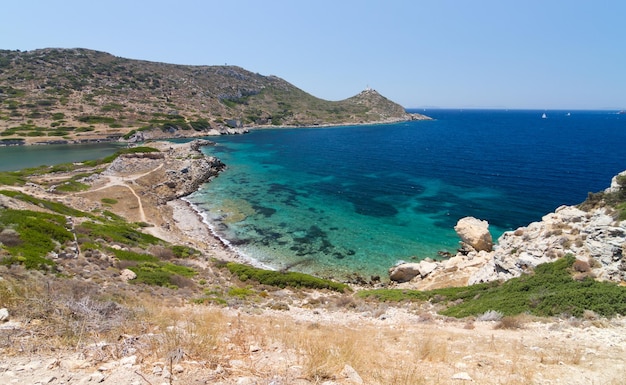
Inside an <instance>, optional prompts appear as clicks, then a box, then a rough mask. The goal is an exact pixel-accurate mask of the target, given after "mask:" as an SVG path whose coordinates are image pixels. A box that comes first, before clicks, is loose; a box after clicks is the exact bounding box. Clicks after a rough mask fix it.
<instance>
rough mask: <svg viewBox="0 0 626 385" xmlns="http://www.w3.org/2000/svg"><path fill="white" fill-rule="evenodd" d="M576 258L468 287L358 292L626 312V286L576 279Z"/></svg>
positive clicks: (487, 305)
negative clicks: (502, 281)
mask: <svg viewBox="0 0 626 385" xmlns="http://www.w3.org/2000/svg"><path fill="white" fill-rule="evenodd" d="M575 260H576V258H575V257H573V256H571V255H569V256H566V257H564V258H561V259H559V260H557V261H555V262H552V263H545V264H542V265H539V266H537V267H536V268H535V271H534V273H533V274H527V275H523V276H521V277H519V278H513V279H510V280H508V281H506V282H504V283H489V284H480V285H474V286H467V287H454V288H445V289H437V290H431V291H425V292H419V291H413V290H387V289H380V290H365V291H362V292H360V293H359V294H358V295H359V296H360V297H362V298H375V299H378V300H382V301H403V300H408V301H424V300H430V301H437V302H442V303H446V304H449V306H448V307H446V308H445V309H444V310H442V311H441V312H440V313H441V314H443V315H447V316H451V317H457V318H461V317H467V316H472V315H479V314H483V313H485V312H486V311H489V310H495V311H498V312H500V313H502V314H504V315H516V314H522V313H529V314H533V315H537V316H559V315H571V316H576V317H580V316H582V315H583V312H584V311H585V310H592V311H594V312H596V313H597V314H599V315H601V316H605V317H611V316H615V315H617V314H626V288H624V287H621V286H619V285H617V284H615V283H611V282H598V281H595V280H594V279H592V278H586V279H584V280H582V281H577V280H574V279H573V278H572V274H571V267H572V264H573V263H574V262H575Z"/></svg>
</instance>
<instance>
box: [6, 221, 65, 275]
mask: <svg viewBox="0 0 626 385" xmlns="http://www.w3.org/2000/svg"><path fill="white" fill-rule="evenodd" d="M65 222H66V219H65V217H64V216H63V215H58V214H48V213H43V212H35V211H29V210H12V209H4V210H0V228H7V227H8V228H13V229H14V230H15V231H16V232H17V233H18V234H19V239H20V240H21V242H15V243H14V244H13V245H5V249H6V250H7V251H8V252H9V257H8V258H4V259H3V260H2V263H3V264H5V265H11V264H14V263H19V264H23V265H24V266H25V267H26V268H29V269H40V268H44V267H45V266H49V267H52V266H55V263H54V262H53V261H51V260H49V259H47V258H45V256H46V255H47V254H48V253H49V252H51V251H54V250H55V248H56V247H57V244H61V245H62V244H64V243H65V242H68V241H72V240H73V239H74V236H73V234H72V233H71V232H69V231H68V230H67V229H66V228H65Z"/></svg>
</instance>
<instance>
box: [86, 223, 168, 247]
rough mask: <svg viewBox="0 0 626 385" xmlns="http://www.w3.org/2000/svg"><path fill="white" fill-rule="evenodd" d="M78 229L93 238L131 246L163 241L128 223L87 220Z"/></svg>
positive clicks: (154, 243)
mask: <svg viewBox="0 0 626 385" xmlns="http://www.w3.org/2000/svg"><path fill="white" fill-rule="evenodd" d="M76 231H77V232H80V233H81V234H85V235H87V236H89V237H91V238H102V239H104V240H106V241H108V242H117V243H121V244H125V245H131V246H144V247H145V246H148V245H156V244H159V243H160V242H161V240H160V239H159V238H157V237H155V236H153V235H150V234H144V233H142V232H140V231H138V230H135V229H134V228H133V227H131V225H129V224H127V223H119V222H115V223H96V222H92V221H86V222H83V223H81V224H80V225H79V226H77V227H76Z"/></svg>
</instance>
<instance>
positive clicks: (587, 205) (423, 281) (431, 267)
mask: <svg viewBox="0 0 626 385" xmlns="http://www.w3.org/2000/svg"><path fill="white" fill-rule="evenodd" d="M625 202H626V172H623V173H620V174H619V175H617V176H615V177H614V178H613V181H612V183H611V187H609V188H608V189H607V190H605V191H603V192H600V193H597V194H589V197H588V199H587V200H586V201H585V202H583V203H582V204H580V205H578V206H561V207H559V208H558V209H556V210H555V211H554V212H553V213H550V214H547V215H545V216H544V217H543V218H542V220H541V221H539V222H533V223H531V224H529V225H528V226H525V227H520V228H518V229H516V230H515V231H508V232H506V233H504V234H503V235H502V236H501V237H500V238H499V239H498V241H497V245H496V246H495V247H494V248H493V250H491V249H490V248H489V247H487V246H485V247H482V246H483V245H485V242H484V240H485V239H487V240H488V239H490V236H489V235H488V229H487V227H486V224H485V222H484V221H478V220H476V219H474V218H472V219H471V220H468V219H467V218H463V219H461V220H460V221H459V224H458V225H457V226H456V227H455V229H456V230H457V232H458V233H459V236H460V237H461V239H462V242H461V248H460V250H459V252H458V253H457V254H456V255H455V256H453V257H452V258H450V259H448V260H445V261H441V262H435V261H429V260H426V261H421V262H420V263H413V264H403V265H399V266H395V267H393V268H392V269H390V277H391V279H392V280H395V281H397V282H409V284H407V285H413V286H417V287H418V288H423V289H425V288H435V287H442V286H449V285H471V284H475V283H480V282H489V281H495V280H507V279H510V278H514V277H518V276H520V275H521V274H525V273H531V272H532V271H533V269H534V268H535V267H536V266H537V265H539V264H542V263H546V262H552V261H554V260H556V259H558V258H561V257H563V256H565V255H568V254H570V255H574V256H575V257H576V259H577V262H576V263H575V264H574V266H573V268H574V270H575V271H576V273H577V275H576V277H577V278H579V279H582V278H585V277H594V278H596V279H599V280H610V281H615V282H620V283H624V282H626V258H624V257H625V256H626V203H625ZM467 234H472V236H471V237H469V236H468V235H467ZM470 239H473V240H474V241H473V242H471V241H470ZM487 243H488V242H487ZM407 271H408V272H407ZM407 277H408V278H407Z"/></svg>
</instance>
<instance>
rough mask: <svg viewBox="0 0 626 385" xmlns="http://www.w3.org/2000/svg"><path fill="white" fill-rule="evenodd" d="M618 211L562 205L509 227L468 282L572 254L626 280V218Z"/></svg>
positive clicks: (600, 274)
mask: <svg viewBox="0 0 626 385" xmlns="http://www.w3.org/2000/svg"><path fill="white" fill-rule="evenodd" d="M612 214H613V213H612V212H611V210H610V209H606V208H598V209H595V210H592V211H589V212H585V211H582V210H580V209H578V208H576V207H571V206H562V207H559V208H558V209H557V210H556V211H555V212H554V213H550V214H548V215H546V216H544V217H543V218H542V220H541V222H534V223H531V224H529V225H528V226H526V227H520V228H518V229H517V230H515V231H509V232H506V233H504V234H503V235H502V236H501V237H500V239H499V240H498V246H497V247H496V249H495V251H494V252H493V253H492V256H491V259H490V260H489V261H488V263H487V264H486V265H485V266H483V268H481V269H480V270H479V271H477V272H475V273H474V274H472V276H471V277H470V279H469V282H468V283H469V284H474V283H479V282H487V281H493V280H506V279H509V278H513V277H518V276H520V275H521V274H523V273H525V272H528V271H530V270H532V269H533V268H534V267H536V266H537V265H539V264H541V263H546V262H552V261H554V260H555V259H557V258H560V257H563V256H564V255H566V254H572V255H574V256H576V258H577V259H579V260H582V261H585V262H587V263H589V265H590V268H591V272H592V273H593V274H594V275H595V276H596V277H597V278H598V279H603V280H612V281H617V282H621V281H626V260H624V255H626V221H621V222H619V221H616V220H615V218H614V217H613V215H612Z"/></svg>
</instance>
